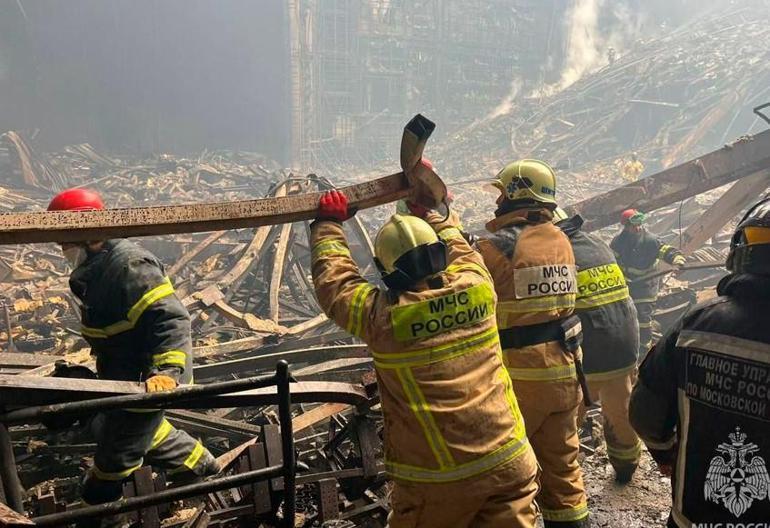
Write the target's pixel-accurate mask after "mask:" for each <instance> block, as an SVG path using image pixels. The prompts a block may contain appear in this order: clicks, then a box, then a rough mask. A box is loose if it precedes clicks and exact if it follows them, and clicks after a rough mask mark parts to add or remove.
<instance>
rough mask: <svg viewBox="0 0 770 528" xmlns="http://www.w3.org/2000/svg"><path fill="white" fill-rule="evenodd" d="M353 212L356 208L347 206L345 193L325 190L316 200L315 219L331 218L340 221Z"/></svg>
mask: <svg viewBox="0 0 770 528" xmlns="http://www.w3.org/2000/svg"><path fill="white" fill-rule="evenodd" d="M355 214H356V210H355V209H351V208H349V207H348V197H347V196H345V193H343V192H340V191H337V190H333V191H327V192H325V193H324V194H323V196H321V199H320V200H319V201H318V212H317V213H316V220H333V221H335V222H340V223H341V222H344V221H345V220H347V219H348V218H352V217H353V215H355Z"/></svg>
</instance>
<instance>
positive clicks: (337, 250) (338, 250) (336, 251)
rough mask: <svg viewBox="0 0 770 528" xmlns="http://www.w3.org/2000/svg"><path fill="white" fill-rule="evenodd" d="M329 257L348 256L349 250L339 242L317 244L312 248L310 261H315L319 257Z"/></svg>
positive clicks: (327, 241) (331, 241)
mask: <svg viewBox="0 0 770 528" xmlns="http://www.w3.org/2000/svg"><path fill="white" fill-rule="evenodd" d="M330 255H345V256H348V257H349V256H350V249H348V246H347V245H346V244H344V243H343V242H340V241H339V240H326V241H324V242H319V243H318V244H316V245H315V246H313V251H312V259H313V260H316V259H319V258H321V257H328V256H330Z"/></svg>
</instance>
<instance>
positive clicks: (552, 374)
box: [508, 363, 577, 381]
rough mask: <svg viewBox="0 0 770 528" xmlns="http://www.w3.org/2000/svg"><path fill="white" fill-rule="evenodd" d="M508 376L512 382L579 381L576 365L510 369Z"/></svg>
mask: <svg viewBox="0 0 770 528" xmlns="http://www.w3.org/2000/svg"><path fill="white" fill-rule="evenodd" d="M508 374H510V375H511V379H512V380H518V381H557V380H563V379H570V378H572V379H577V371H576V369H575V364H574V363H572V364H569V365H557V366H555V367H547V368H513V367H508Z"/></svg>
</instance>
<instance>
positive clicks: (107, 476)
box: [91, 461, 144, 480]
mask: <svg viewBox="0 0 770 528" xmlns="http://www.w3.org/2000/svg"><path fill="white" fill-rule="evenodd" d="M143 463H144V461H142V462H139V463H138V464H137V465H135V466H134V467H130V468H128V469H124V470H123V471H102V470H101V469H99V468H98V467H97V466H94V467H92V468H91V473H92V474H93V475H94V476H95V477H96V478H98V479H99V480H123V479H124V478H128V477H130V476H131V474H132V473H133V472H134V471H136V470H137V469H139V468H140V467H142V464H143Z"/></svg>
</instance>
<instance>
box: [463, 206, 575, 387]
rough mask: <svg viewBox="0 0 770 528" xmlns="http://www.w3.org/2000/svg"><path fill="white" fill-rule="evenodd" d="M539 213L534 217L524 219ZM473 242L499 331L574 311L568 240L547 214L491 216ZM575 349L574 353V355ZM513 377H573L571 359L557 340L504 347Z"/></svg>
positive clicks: (572, 261) (556, 318)
mask: <svg viewBox="0 0 770 528" xmlns="http://www.w3.org/2000/svg"><path fill="white" fill-rule="evenodd" d="M540 214H542V216H540V217H539V218H540V219H539V220H538V221H536V222H535V221H532V220H530V219H529V218H532V217H533V215H534V216H536V217H537V216H538V215H540ZM487 229H488V230H489V231H492V234H491V235H486V236H485V237H484V238H480V239H479V240H478V241H477V242H476V246H477V247H478V250H479V252H480V253H481V255H482V257H483V258H484V262H485V263H486V265H487V268H488V269H489V271H490V273H491V274H492V278H493V279H494V282H495V290H496V292H497V297H498V303H497V323H498V326H499V328H500V329H508V328H517V327H526V326H529V325H535V324H541V323H546V322H549V321H559V320H561V319H564V318H566V317H568V316H569V315H571V314H572V313H573V311H574V310H575V300H576V297H577V291H578V288H577V268H576V266H575V257H574V255H573V252H572V247H571V246H570V242H569V239H567V236H566V235H565V234H564V233H562V231H561V230H560V229H559V228H558V227H556V226H554V225H553V224H552V223H551V218H550V213H548V212H546V211H543V212H540V211H538V210H523V211H516V212H513V213H508V214H505V215H502V216H500V217H497V218H495V219H494V220H493V221H491V222H489V223H488V224H487ZM579 355H580V352H579V351H578V357H579ZM504 357H505V364H506V366H507V367H508V372H509V373H510V375H511V378H513V379H514V380H522V381H561V380H575V379H576V371H575V364H574V359H575V358H574V357H573V356H572V355H571V354H567V353H566V352H565V349H564V347H563V345H562V343H560V342H559V341H551V342H548V343H543V344H537V345H532V346H526V347H522V348H518V349H507V350H505V351H504Z"/></svg>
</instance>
